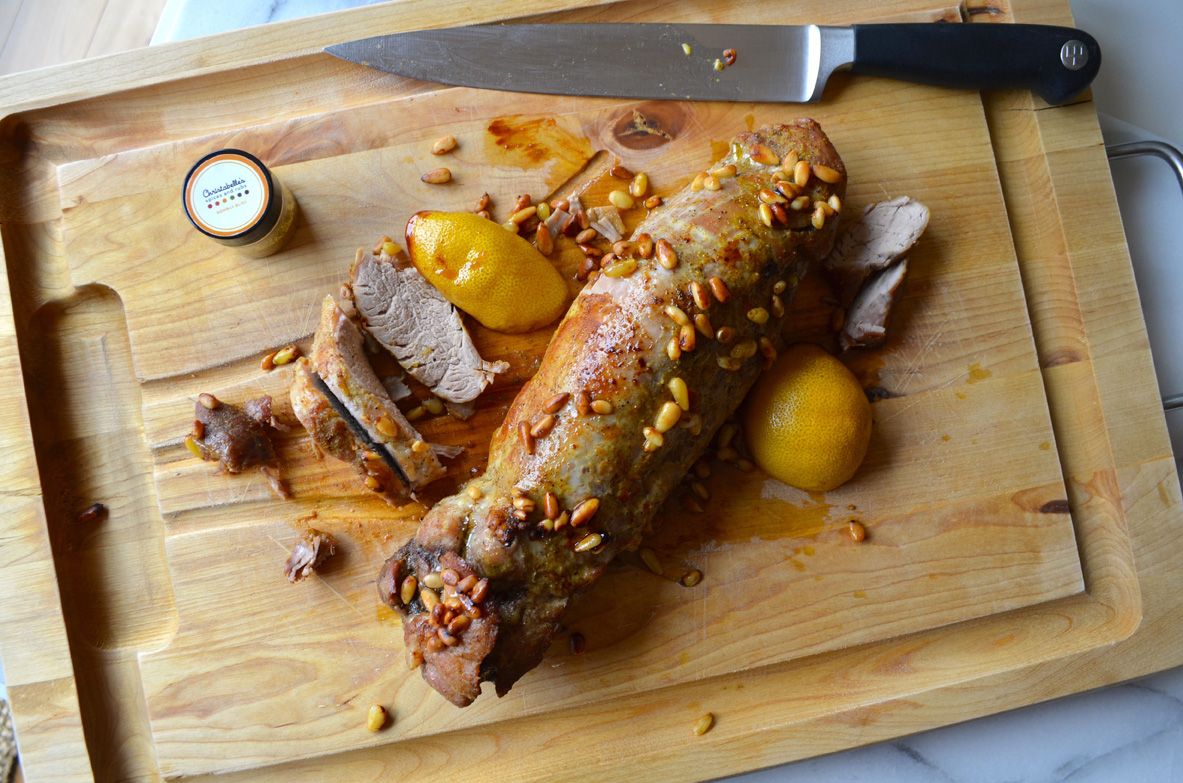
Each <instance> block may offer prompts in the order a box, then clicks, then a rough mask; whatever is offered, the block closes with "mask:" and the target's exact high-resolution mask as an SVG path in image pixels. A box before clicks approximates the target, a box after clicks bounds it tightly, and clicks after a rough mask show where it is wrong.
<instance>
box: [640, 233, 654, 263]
mask: <svg viewBox="0 0 1183 783" xmlns="http://www.w3.org/2000/svg"><path fill="white" fill-rule="evenodd" d="M653 250H654V245H653V237H651V236H649V235H648V234H640V235H638V236H637V253H638V254H639V255H640V256H641V258H653Z"/></svg>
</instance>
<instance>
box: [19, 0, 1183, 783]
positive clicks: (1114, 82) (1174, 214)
mask: <svg viewBox="0 0 1183 783" xmlns="http://www.w3.org/2000/svg"><path fill="white" fill-rule="evenodd" d="M377 1H378V0H168V2H167V5H166V7H165V9H164V12H163V14H162V16H161V19H160V23H159V25H158V26H157V29H156V34H155V35H154V36H153V39H152V42H153V43H160V42H163V41H172V40H178V39H182V38H192V37H196V36H200V35H209V34H212V33H217V32H222V31H225V30H231V29H236V28H240V27H246V26H249V25H256V24H265V23H267V22H271V21H276V20H280V19H291V18H295V17H299V16H306V15H309V14H314V13H322V12H325V11H334V10H338V9H342V8H348V7H352V6H358V5H366V4H368V3H370V2H377ZM1071 1H1072V9H1073V13H1074V14H1075V17H1076V22H1077V25H1078V26H1079V27H1081V28H1083V29H1085V30H1088V31H1089V32H1090V33H1092V34H1093V35H1094V36H1095V37H1096V38H1097V39H1098V40H1099V41H1100V43H1101V48H1102V51H1103V52H1104V64H1103V67H1102V69H1101V73H1100V75H1099V77H1098V78H1097V81H1096V82H1095V84H1094V86H1093V94H1094V97H1095V99H1096V105H1097V110H1098V112H1099V113H1100V115H1101V126H1102V130H1103V132H1104V134H1105V139H1106V142H1107V143H1110V144H1112V143H1116V142H1122V141H1132V140H1141V139H1158V140H1162V141H1166V142H1168V143H1170V144H1173V145H1174V146H1176V147H1179V148H1183V91H1181V90H1180V87H1179V84H1178V78H1179V75H1180V74H1183V46H1181V45H1180V42H1181V41H1183V2H1180V0H1134V1H1130V0H1127V1H1126V2H1109V1H1107V0H1071ZM1113 178H1114V183H1115V186H1116V189H1117V195H1118V200H1119V203H1120V207H1121V212H1122V220H1123V221H1124V224H1125V227H1126V233H1127V236H1128V238H1129V245H1130V253H1131V256H1132V257H1133V261H1134V267H1135V274H1136V276H1137V279H1138V284H1139V292H1140V296H1141V298H1142V304H1143V308H1144V311H1145V313H1146V319H1147V328H1148V330H1149V333H1150V341H1151V346H1152V350H1153V352H1154V356H1155V365H1156V371H1157V374H1158V378H1159V383H1160V385H1161V387H1162V391H1163V394H1164V395H1170V394H1179V393H1183V346H1177V345H1175V344H1174V338H1175V336H1177V335H1181V334H1183V308H1181V307H1176V306H1175V303H1177V302H1180V301H1183V250H1181V249H1180V248H1181V247H1183V241H1181V240H1183V236H1181V235H1183V194H1181V193H1180V189H1179V185H1178V183H1177V182H1176V180H1175V178H1174V175H1173V174H1172V172H1171V171H1170V170H1169V169H1168V167H1167V166H1166V165H1165V164H1164V163H1163V162H1162V161H1160V160H1157V159H1150V158H1141V159H1132V160H1123V161H1116V162H1114V164H1113ZM1167 421H1168V426H1169V428H1170V430H1171V437H1172V442H1173V443H1175V444H1177V446H1176V448H1175V452H1176V453H1179V452H1180V451H1181V450H1183V448H1180V447H1183V411H1175V412H1173V413H1170V414H1168V417H1167ZM1181 584H1183V580H1181ZM2 695H3V683H2V682H0V696H2ZM728 780H730V781H733V782H734V783H774V781H775V782H776V783H797V782H798V781H801V782H803V781H810V783H829V782H830V781H835V782H837V781H844V782H845V781H875V782H876V783H894V782H895V781H908V782H909V783H928V782H929V781H932V782H933V783H936V782H937V781H943V782H944V783H950V782H953V783H1003V781H1006V782H1008V783H1011V782H1013V783H1044V782H1045V781H1068V780H1071V781H1099V782H1101V781H1104V782H1106V783H1121V782H1124V781H1154V782H1155V783H1183V667H1181V668H1178V669H1174V670H1171V671H1167V672H1162V673H1159V674H1156V675H1153V676H1150V677H1145V678H1142V679H1140V680H1136V681H1134V682H1130V683H1126V684H1123V685H1115V686H1111V687H1109V688H1105V689H1102V690H1099V691H1093V692H1090V693H1083V694H1077V695H1075V696H1069V697H1065V698H1062V699H1058V700H1055V701H1051V702H1047V703H1044V704H1037V705H1034V706H1030V707H1026V708H1023V709H1019V710H1014V711H1012V712H1006V713H1001V714H999V715H994V716H991V717H987V718H981V719H978V720H974V721H969V722H967V723H963V724H959V725H956V726H950V727H946V728H942V729H936V730H933V731H928V732H924V733H922V734H917V735H913V736H911V737H907V738H904V739H900V740H895V741H892V742H885V743H880V744H877V745H869V746H866V747H862V748H856V749H854V750H849V751H845V752H842V753H835V754H832V755H829V756H823V757H820V758H816V759H811V760H807V761H801V762H796V763H793V764H786V765H782V766H779V767H773V768H770V769H766V770H762V771H759V772H753V773H748V774H745V775H739V776H736V777H733V778H729V779H728Z"/></svg>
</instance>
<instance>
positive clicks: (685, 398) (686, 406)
mask: <svg viewBox="0 0 1183 783" xmlns="http://www.w3.org/2000/svg"><path fill="white" fill-rule="evenodd" d="M668 386H669V390H670V394H672V395H673V396H674V402H676V403H677V404H678V407H679V408H681V409H682V410H684V411H689V410H690V388H689V387H688V386H687V385H686V381H684V380H682V379H681V378H677V377H675V378H671V379H670V382H669V384H668Z"/></svg>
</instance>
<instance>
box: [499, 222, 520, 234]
mask: <svg viewBox="0 0 1183 783" xmlns="http://www.w3.org/2000/svg"><path fill="white" fill-rule="evenodd" d="M501 227H502V228H504V229H505V230H506V231H508V232H509V233H511V234H516V233H518V232H519V231H520V230H521V228H522V227H521V226H519V225H518V224H517V223H515V222H513V221H512V220H507V221H505V222H504V223H502V224H501Z"/></svg>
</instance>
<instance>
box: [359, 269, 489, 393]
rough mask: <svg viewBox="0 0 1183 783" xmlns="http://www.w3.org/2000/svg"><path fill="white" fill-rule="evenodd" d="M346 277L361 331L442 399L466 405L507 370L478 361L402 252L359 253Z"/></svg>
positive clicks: (443, 302)
mask: <svg viewBox="0 0 1183 783" xmlns="http://www.w3.org/2000/svg"><path fill="white" fill-rule="evenodd" d="M351 276H352V286H353V299H354V305H355V306H356V307H357V312H358V315H359V316H360V317H361V319H362V323H364V324H365V327H366V330H367V331H368V332H369V333H370V334H371V335H372V336H373V337H374V339H375V340H377V341H378V342H379V343H381V344H382V346H383V347H384V348H386V350H388V351H390V353H391V354H392V355H393V356H394V358H395V359H397V360H398V363H399V364H401V365H402V366H403V368H404V369H405V370H406V371H407V372H409V373H410V374H411V375H412V376H413V377H414V378H415V379H416V380H418V381H419V382H421V383H422V384H423V385H424V386H427V387H428V388H430V389H431V390H432V391H433V392H435V393H436V394H437V395H439V396H440V397H441V398H443V399H445V400H447V401H449V402H455V403H466V402H471V401H472V400H475V399H476V398H477V395H479V394H480V393H481V392H482V391H484V390H485V387H486V386H488V385H489V384H490V383H492V382H493V375H494V374H495V373H500V372H505V370H507V369H508V368H509V365H508V364H506V363H505V362H486V361H485V360H483V359H481V357H480V354H478V353H477V350H476V346H475V345H473V344H472V338H471V337H470V336H469V334H468V330H466V329H465V328H464V322H463V321H462V320H461V318H460V313H459V311H457V310H456V308H455V307H454V306H453V305H452V304H451V302H449V301H448V300H447V299H444V297H443V295H442V294H441V293H440V292H439V291H437V290H436V289H435V287H434V286H432V284H431V283H429V282H427V280H426V279H425V278H424V277H423V275H421V274H419V270H418V269H416V268H415V267H414V266H412V265H411V262H410V261H409V260H407V257H406V256H405V255H403V254H402V253H401V252H400V253H399V254H398V255H396V256H388V255H386V254H385V253H383V254H382V255H381V256H377V257H375V256H373V255H371V254H369V253H366V252H364V251H359V253H358V258H357V260H356V261H355V262H354V264H353V271H352V275H351Z"/></svg>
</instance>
